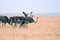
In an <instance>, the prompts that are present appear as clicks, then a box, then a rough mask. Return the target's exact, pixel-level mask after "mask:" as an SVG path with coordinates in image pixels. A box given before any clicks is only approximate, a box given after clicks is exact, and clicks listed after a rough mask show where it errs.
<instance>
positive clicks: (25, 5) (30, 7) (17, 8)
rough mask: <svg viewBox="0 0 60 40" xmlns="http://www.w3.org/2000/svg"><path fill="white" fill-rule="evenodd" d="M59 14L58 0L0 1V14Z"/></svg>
mask: <svg viewBox="0 0 60 40" xmlns="http://www.w3.org/2000/svg"><path fill="white" fill-rule="evenodd" d="M22 11H25V12H31V11H33V12H34V13H40V14H41V13H43V14H45V13H48V14H49V13H60V0H0V13H21V12H22Z"/></svg>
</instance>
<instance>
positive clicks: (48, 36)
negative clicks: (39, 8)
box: [0, 15, 60, 40]
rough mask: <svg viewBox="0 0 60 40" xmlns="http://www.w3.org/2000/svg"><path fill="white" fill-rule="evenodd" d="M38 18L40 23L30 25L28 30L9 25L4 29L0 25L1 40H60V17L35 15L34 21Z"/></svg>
mask: <svg viewBox="0 0 60 40" xmlns="http://www.w3.org/2000/svg"><path fill="white" fill-rule="evenodd" d="M7 16H8V17H10V16H13V15H7ZM15 16H16V15H15ZM18 16H19V15H18ZM37 16H38V17H39V19H38V22H37V23H31V24H28V27H26V28H21V27H19V26H17V27H16V28H13V27H12V26H10V25H9V24H6V26H4V27H3V28H2V27H1V24H0V40H60V16H57V15H35V16H34V19H36V17H37Z"/></svg>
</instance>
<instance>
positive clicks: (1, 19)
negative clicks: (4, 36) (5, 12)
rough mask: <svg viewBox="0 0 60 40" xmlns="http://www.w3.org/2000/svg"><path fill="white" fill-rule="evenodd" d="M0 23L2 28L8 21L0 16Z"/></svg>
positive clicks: (5, 17)
mask: <svg viewBox="0 0 60 40" xmlns="http://www.w3.org/2000/svg"><path fill="white" fill-rule="evenodd" d="M0 22H2V27H3V25H5V24H6V23H8V22H9V19H8V17H7V16H0Z"/></svg>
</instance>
